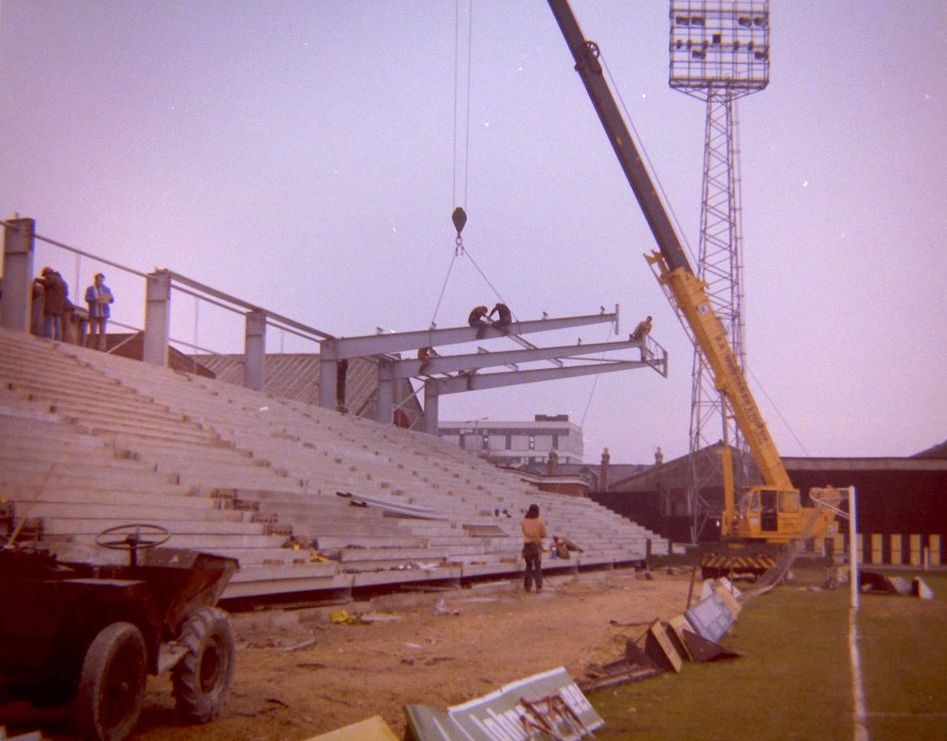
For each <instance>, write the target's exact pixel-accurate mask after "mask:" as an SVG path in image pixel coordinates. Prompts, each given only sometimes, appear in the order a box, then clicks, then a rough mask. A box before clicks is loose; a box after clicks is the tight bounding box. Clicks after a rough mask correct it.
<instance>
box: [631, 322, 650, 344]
mask: <svg viewBox="0 0 947 741" xmlns="http://www.w3.org/2000/svg"><path fill="white" fill-rule="evenodd" d="M651 324H652V321H651V317H650V316H649V317H648V318H647V319H643V320H642V321H640V322H638V326H637V327H635V331H634V332H632V333H631V337H629V338H628V339H631V340H643V339H644V338H645V337H647V336H648V335H649V334H651Z"/></svg>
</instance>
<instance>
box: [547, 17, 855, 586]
mask: <svg viewBox="0 0 947 741" xmlns="http://www.w3.org/2000/svg"><path fill="white" fill-rule="evenodd" d="M548 2H549V7H550V8H551V9H552V12H553V15H554V16H555V18H556V22H557V23H558V24H559V28H560V30H561V31H562V34H563V36H564V37H565V40H566V44H567V45H568V46H569V50H570V51H571V52H572V56H573V58H574V59H575V68H576V71H577V72H578V73H579V76H580V77H581V78H582V82H583V83H584V85H585V89H586V91H587V92H588V94H589V97H590V98H591V100H592V105H593V106H594V107H595V111H596V112H597V113H598V116H599V119H600V120H601V122H602V125H603V126H604V127H605V132H606V134H607V135H608V138H609V141H610V142H611V144H612V148H613V149H614V150H615V154H616V155H617V156H618V161H619V163H620V164H621V167H622V170H623V171H624V173H625V176H626V177H627V178H628V182H629V184H630V185H631V188H632V190H633V191H634V194H635V197H636V198H637V199H638V203H639V205H640V206H641V210H642V211H643V212H644V216H645V219H646V220H647V222H648V225H649V226H650V228H651V232H652V234H653V235H654V238H655V241H656V242H657V244H658V251H656V252H653V253H651V254H649V255H645V257H646V259H647V260H648V263H649V264H650V265H651V267H652V270H653V272H654V273H655V275H656V276H657V278H658V281H659V282H660V284H661V286H662V288H663V289H664V291H665V294H666V295H667V297H668V299H669V300H670V302H671V305H672V306H673V307H674V309H675V311H676V312H677V314H678V316H679V318H680V319H681V323H682V324H683V325H684V328H685V330H686V331H687V332H688V335H689V336H690V338H691V341H692V342H693V343H694V345H695V347H697V348H698V349H699V351H700V353H701V355H702V356H703V359H704V361H705V362H706V364H707V367H708V368H709V369H710V370H711V372H712V374H713V378H714V382H715V384H716V387H717V389H719V391H720V393H721V394H723V396H724V398H725V400H726V403H727V405H728V407H729V408H730V410H731V411H732V413H733V416H734V419H735V420H736V423H737V424H738V425H739V427H740V431H741V432H742V433H743V436H744V438H745V439H746V442H747V445H748V447H749V450H750V453H751V454H752V456H753V460H754V462H755V463H756V465H757V468H759V471H760V474H761V476H762V479H763V484H762V485H759V486H752V487H749V488H748V489H746V490H745V491H743V492H741V496H740V501H739V503H737V502H736V497H735V493H734V485H733V468H732V461H731V457H730V450H729V448H727V447H726V446H725V447H724V453H723V456H724V460H723V479H724V481H723V483H724V511H723V516H722V519H721V535H722V537H723V538H724V540H725V541H728V542H730V543H731V544H737V543H773V544H781V545H785V544H791V543H799V542H800V541H801V540H802V539H805V538H810V537H824V536H826V535H832V534H834V533H835V531H836V523H835V515H834V514H833V513H832V511H831V510H830V509H829V508H824V507H821V506H820V504H822V503H825V504H829V505H833V506H837V504H838V502H839V501H840V499H841V492H839V491H838V490H837V489H832V488H823V489H811V490H810V491H809V500H810V502H811V504H812V505H813V506H803V504H802V501H801V497H800V493H799V490H798V489H796V488H795V487H794V486H793V485H792V482H791V481H790V480H789V474H788V473H787V472H786V468H785V466H783V462H782V458H780V455H779V451H778V450H777V449H776V445H775V443H774V442H773V439H772V437H771V436H770V434H769V430H768V429H767V427H766V422H765V421H764V420H763V415H762V414H761V413H760V410H759V407H758V406H757V404H756V400H755V399H754V398H753V394H752V392H751V391H750V388H749V386H748V385H747V382H746V378H745V376H744V374H743V371H742V370H741V368H740V366H739V363H738V362H737V359H736V356H735V355H734V353H733V349H732V348H731V346H730V341H729V339H728V337H727V332H726V330H725V329H724V327H723V324H722V323H721V322H720V319H719V318H718V317H717V314H716V312H715V311H714V308H713V305H712V304H711V302H710V299H709V297H708V296H707V293H706V284H705V283H704V282H703V281H702V280H700V279H699V278H698V277H697V276H696V275H695V274H694V271H693V270H692V268H691V265H690V263H689V262H688V259H687V255H686V254H685V252H684V249H683V247H682V245H681V240H680V238H679V237H678V234H677V232H676V231H675V229H674V226H673V224H672V223H671V220H670V219H669V218H668V213H667V210H666V209H665V207H664V204H663V203H662V201H661V198H660V196H659V194H658V191H657V189H656V188H655V187H654V183H653V182H652V180H651V176H650V174H649V173H648V170H647V168H646V167H645V165H644V163H643V162H642V159H641V156H640V154H639V153H638V149H637V147H636V145H635V142H634V140H633V139H632V136H631V134H630V132H629V131H628V127H627V125H626V124H625V120H624V117H623V116H622V113H621V110H620V109H619V107H618V105H617V103H616V101H615V98H614V96H613V95H612V92H611V89H610V88H609V86H608V82H607V81H606V79H605V76H604V74H603V69H602V65H601V63H600V62H599V49H598V46H597V45H596V44H595V43H594V42H592V41H588V40H586V39H585V37H584V35H583V34H582V30H581V28H580V27H579V24H578V21H577V20H576V18H575V14H574V13H573V12H572V8H571V7H570V5H569V2H568V0H548ZM772 564H773V560H772V559H771V558H768V559H763V560H759V559H754V560H751V561H750V562H749V563H747V561H746V559H745V558H744V557H743V556H742V555H740V554H739V553H738V552H737V551H733V552H732V553H730V554H724V555H721V554H707V555H705V558H704V566H705V571H714V570H716V571H718V572H721V571H729V570H741V569H738V568H735V567H737V566H739V565H745V566H747V568H746V569H745V570H747V571H755V572H757V573H759V572H760V571H762V570H765V568H766V567H768V566H771V565H772Z"/></svg>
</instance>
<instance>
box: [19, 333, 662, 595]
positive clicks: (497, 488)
mask: <svg viewBox="0 0 947 741" xmlns="http://www.w3.org/2000/svg"><path fill="white" fill-rule="evenodd" d="M0 436H2V440H3V446H2V449H0V462H2V474H0V487H2V489H0V496H2V498H3V499H5V500H7V502H12V503H13V506H14V508H15V515H16V519H17V521H18V522H21V523H26V524H27V525H28V527H23V529H22V532H21V534H20V538H21V540H22V539H23V538H39V537H42V539H43V541H44V542H46V543H49V544H51V545H53V546H55V547H56V549H57V550H60V549H61V550H62V551H63V552H64V553H76V552H81V553H82V554H83V556H84V558H85V559H89V558H104V557H105V556H104V554H102V553H101V552H99V550H98V549H96V548H95V546H94V538H95V535H96V533H98V532H100V531H102V530H103V529H105V528H108V527H112V526H115V525H120V524H124V523H129V522H136V523H137V522H147V523H153V524H156V525H161V526H163V527H165V528H166V529H167V530H169V531H170V532H171V533H172V538H171V540H170V541H169V543H168V545H171V546H178V547H187V548H200V549H202V550H207V551H212V552H215V553H220V554H223V555H229V556H233V557H235V558H237V559H239V561H240V565H241V570H240V572H239V573H238V574H237V575H236V577H235V578H234V579H233V580H232V582H231V584H230V585H229V586H228V589H227V592H225V594H224V599H225V600H227V599H231V600H240V599H279V598H281V597H282V598H288V599H302V598H303V595H306V596H308V597H314V596H318V595H320V594H322V595H329V594H336V595H337V594H340V593H341V594H343V595H344V594H351V591H352V590H355V589H359V588H374V587H380V586H384V585H392V584H401V583H410V582H428V581H430V582H453V583H459V582H460V580H462V579H471V578H479V577H509V576H511V575H513V574H516V573H517V572H519V571H520V570H521V568H522V562H521V560H520V559H519V558H518V556H519V550H520V543H521V538H520V536H519V532H518V526H519V520H520V517H521V516H522V513H523V511H525V509H526V507H527V506H528V505H529V504H530V503H531V502H537V503H539V505H540V507H541V508H542V514H543V517H544V518H545V519H546V522H547V523H548V525H549V528H550V533H551V534H552V533H559V534H563V535H567V536H568V537H570V538H571V539H572V540H574V541H576V542H578V543H580V544H581V545H582V546H583V547H584V549H585V551H584V553H582V554H578V557H576V558H573V559H570V560H569V561H556V560H547V561H546V562H545V564H544V565H545V568H547V569H550V570H570V571H575V570H577V569H579V568H581V567H592V566H594V567H600V568H601V567H604V568H611V567H613V566H615V565H621V564H628V563H633V562H638V561H640V560H641V559H642V558H643V557H644V555H645V552H646V548H647V543H648V541H649V540H650V541H651V546H652V548H653V549H655V550H656V551H657V550H659V549H666V548H667V542H666V541H664V540H663V539H661V538H658V537H657V536H655V535H654V534H653V533H650V532H648V531H646V530H644V529H643V528H640V527H639V526H637V525H635V524H634V523H632V522H631V521H629V520H626V519H624V518H622V517H620V516H618V515H616V514H614V513H612V512H610V511H609V510H607V509H606V508H604V507H601V506H599V505H597V504H594V503H593V502H591V501H590V500H588V499H582V498H577V497H570V496H565V495H558V494H549V493H544V492H539V491H538V490H536V489H535V488H533V487H532V486H530V485H527V484H526V483H524V482H523V481H522V480H521V479H520V478H519V476H518V475H517V474H516V473H514V472H510V471H506V470H501V469H498V468H495V467H494V466H493V465H491V464H489V463H487V462H485V461H483V460H481V459H479V458H477V457H474V456H472V455H471V454H469V453H467V452H465V451H463V450H460V449H459V448H457V447H455V446H452V445H450V444H449V443H446V442H444V441H442V440H440V439H438V438H436V437H433V436H429V435H425V434H423V433H419V432H413V431H409V430H403V429H399V428H396V427H394V426H384V425H380V424H377V423H375V422H371V421H368V420H365V419H361V418H358V417H353V416H350V415H343V414H339V413H337V412H334V411H331V410H326V409H322V408H320V407H316V406H313V405H310V404H306V403H303V402H300V401H294V400H287V399H281V398H277V397H275V396H272V395H267V394H263V393H258V392H255V391H251V390H248V389H245V388H242V387H239V386H235V385H232V384H227V383H224V382H221V381H217V380H212V379H208V378H205V377H201V376H199V375H192V374H186V373H181V372H175V371H173V370H170V369H167V368H160V367H157V366H153V365H148V364H145V363H140V362H136V361H133V360H128V359H126V358H121V357H115V356H112V355H109V354H106V353H100V352H96V351H92V350H87V349H85V348H82V347H78V346H74V345H68V344H60V343H53V342H49V341H45V340H40V339H37V338H35V337H32V336H30V335H26V334H22V333H17V332H11V331H9V330H5V329H0ZM340 495H341V496H340ZM64 557H65V556H64Z"/></svg>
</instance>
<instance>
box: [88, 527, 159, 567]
mask: <svg viewBox="0 0 947 741" xmlns="http://www.w3.org/2000/svg"><path fill="white" fill-rule="evenodd" d="M170 537H171V533H169V532H168V530H167V528H163V527H161V526H160V525H148V524H147V523H142V522H136V523H132V524H129V525H116V526H115V527H110V528H108V529H107V530H103V531H102V532H100V533H99V534H98V535H96V536H95V544H96V545H98V546H101V547H102V548H108V549H109V550H113V551H128V557H129V561H130V564H131V565H132V566H137V565H138V549H139V548H141V549H142V550H145V549H148V548H155V547H157V546H159V545H162V544H163V543H167V542H168V539H169V538H170Z"/></svg>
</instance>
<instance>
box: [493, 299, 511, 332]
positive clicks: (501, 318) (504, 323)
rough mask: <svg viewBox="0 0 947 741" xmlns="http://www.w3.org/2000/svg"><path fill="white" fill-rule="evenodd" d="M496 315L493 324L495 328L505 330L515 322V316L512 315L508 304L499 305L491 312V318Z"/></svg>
mask: <svg viewBox="0 0 947 741" xmlns="http://www.w3.org/2000/svg"><path fill="white" fill-rule="evenodd" d="M494 314H496V315H497V318H496V319H495V320H494V322H493V326H494V327H496V328H497V329H503V330H505V329H506V328H507V327H509V326H510V322H512V321H513V315H512V314H511V313H510V307H509V306H507V305H506V304H500V303H498V304H497V305H496V306H494V307H493V308H492V309H491V310H490V317H492V316H493V315H494Z"/></svg>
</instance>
